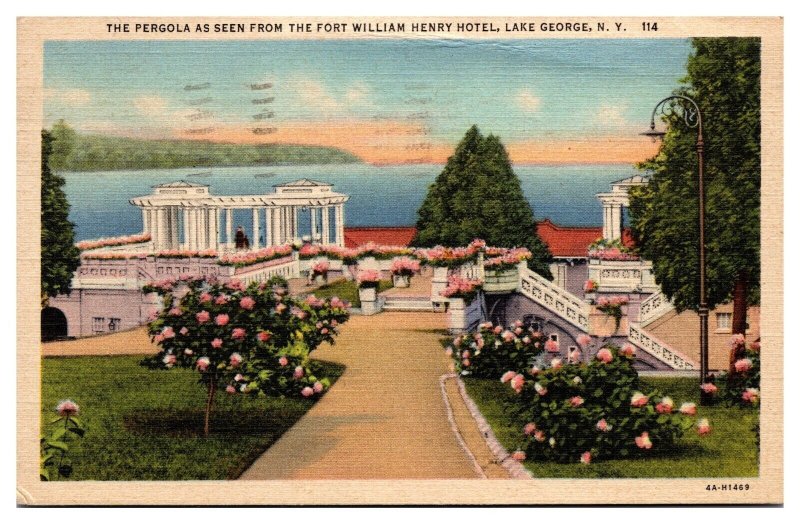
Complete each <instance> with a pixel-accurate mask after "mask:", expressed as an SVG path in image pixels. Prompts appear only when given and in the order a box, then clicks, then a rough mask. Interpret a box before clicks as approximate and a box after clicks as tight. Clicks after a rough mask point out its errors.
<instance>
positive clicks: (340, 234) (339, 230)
mask: <svg viewBox="0 0 800 524" xmlns="http://www.w3.org/2000/svg"><path fill="white" fill-rule="evenodd" d="M336 245H337V246H339V247H344V204H339V205H338V206H336Z"/></svg>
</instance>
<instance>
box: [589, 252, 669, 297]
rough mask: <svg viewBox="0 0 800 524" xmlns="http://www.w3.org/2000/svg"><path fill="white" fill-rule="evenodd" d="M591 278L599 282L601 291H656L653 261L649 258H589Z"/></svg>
mask: <svg viewBox="0 0 800 524" xmlns="http://www.w3.org/2000/svg"><path fill="white" fill-rule="evenodd" d="M589 280H594V281H595V282H597V287H598V291H599V292H606V293H632V292H636V293H656V292H658V291H659V287H658V285H657V284H656V281H655V277H654V276H653V263H652V262H650V261H647V260H599V259H593V258H590V259H589Z"/></svg>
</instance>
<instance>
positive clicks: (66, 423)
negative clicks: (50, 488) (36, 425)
mask: <svg viewBox="0 0 800 524" xmlns="http://www.w3.org/2000/svg"><path fill="white" fill-rule="evenodd" d="M79 412H80V408H79V407H78V405H77V404H76V403H75V402H73V401H71V400H62V401H61V402H59V403H58V405H57V406H56V413H57V416H55V417H54V418H52V419H51V420H49V421H48V422H47V423H46V424H42V426H43V430H44V434H43V435H42V436H41V437H40V439H39V451H40V454H39V479H40V480H52V479H53V478H56V479H58V478H61V477H64V478H67V477H69V476H70V475H72V463H71V462H70V460H69V456H68V453H69V445H70V444H71V443H72V442H74V441H76V440H77V439H78V438H83V436H84V434H85V433H86V428H85V427H84V425H83V424H82V423H81V421H80V419H79V418H78V413H79Z"/></svg>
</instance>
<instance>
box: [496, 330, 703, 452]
mask: <svg viewBox="0 0 800 524" xmlns="http://www.w3.org/2000/svg"><path fill="white" fill-rule="evenodd" d="M603 350H605V352H607V353H608V355H605V353H603V355H604V356H603V357H598V356H595V358H593V359H592V360H591V361H590V362H588V363H580V362H578V363H576V362H572V363H562V364H561V365H559V366H553V367H550V368H547V369H543V370H539V369H536V370H531V369H529V370H525V371H523V372H522V375H524V379H525V380H524V382H523V384H522V386H521V387H518V388H517V389H519V393H516V392H513V391H514V390H513V389H512V393H511V394H510V395H509V398H508V400H507V409H508V410H509V411H510V412H511V413H512V414H513V416H514V418H515V420H516V421H517V422H518V423H519V427H520V428H522V430H521V431H520V433H519V436H518V438H519V439H520V440H519V447H520V449H521V450H523V451H525V453H526V456H527V457H528V458H529V459H533V460H545V461H555V462H563V463H575V462H581V461H583V462H584V463H588V461H596V460H603V459H609V458H624V457H633V456H637V455H647V454H648V453H652V452H653V450H664V449H669V448H672V447H674V446H676V445H677V442H678V441H679V439H680V437H681V436H682V435H683V434H684V432H685V431H688V430H690V429H691V428H692V426H693V425H694V424H695V422H696V421H695V419H694V417H693V416H692V415H694V413H695V411H694V410H690V409H688V408H685V407H684V408H683V409H681V410H676V409H673V406H674V402H673V400H672V399H670V398H669V397H665V396H663V395H661V394H659V393H658V392H656V391H653V392H649V393H643V392H642V385H641V384H640V382H639V376H638V374H637V373H636V371H635V370H634V369H633V362H634V357H632V356H629V355H626V354H624V353H621V352H620V351H619V349H618V348H616V347H615V346H605V347H603V348H601V351H603ZM598 353H599V352H598ZM516 376H518V375H515V377H516ZM508 383H509V384H511V381H510V380H509V382H508ZM525 428H527V429H525ZM532 428H535V431H531V429H532ZM643 435H644V436H643ZM587 453H588V455H586V454H587ZM587 457H588V460H587Z"/></svg>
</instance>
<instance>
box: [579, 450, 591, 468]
mask: <svg viewBox="0 0 800 524" xmlns="http://www.w3.org/2000/svg"><path fill="white" fill-rule="evenodd" d="M591 463H592V454H591V453H590V452H589V451H584V452H583V453H582V454H581V464H587V465H588V464H591Z"/></svg>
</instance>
